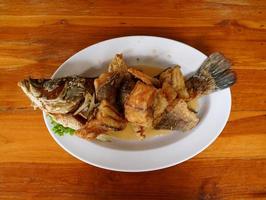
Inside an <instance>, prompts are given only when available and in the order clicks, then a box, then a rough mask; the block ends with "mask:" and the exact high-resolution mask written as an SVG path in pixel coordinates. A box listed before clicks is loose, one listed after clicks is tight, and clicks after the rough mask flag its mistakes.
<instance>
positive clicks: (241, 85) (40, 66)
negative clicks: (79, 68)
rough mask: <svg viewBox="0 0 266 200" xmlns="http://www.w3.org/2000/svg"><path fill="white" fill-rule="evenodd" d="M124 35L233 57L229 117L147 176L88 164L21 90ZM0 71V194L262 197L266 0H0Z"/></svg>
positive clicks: (265, 195)
mask: <svg viewBox="0 0 266 200" xmlns="http://www.w3.org/2000/svg"><path fill="white" fill-rule="evenodd" d="M127 35H156V36H162V37H167V38H171V39H175V40H178V41H182V42H185V43H187V44H189V45H191V46H193V47H195V48H197V49H199V50H200V51H202V52H204V53H205V54H210V53H212V52H214V51H220V52H222V53H224V54H225V55H226V57H228V58H230V59H231V60H232V62H233V63H234V66H233V68H234V69H235V70H236V72H237V75H238V82H237V84H236V85H235V86H234V87H233V88H232V113H231V116H230V119H229V122H228V123H227V125H226V127H225V129H224V131H223V132H222V134H221V135H220V136H219V138H218V139H217V140H216V141H215V142H214V143H213V144H212V145H211V146H210V147H208V148H207V149H206V150H205V151H204V152H202V153H200V154H199V155H197V156H196V157H194V158H193V159H191V160H189V161H186V162H185V163H182V164H179V165H177V166H174V167H170V168H168V169H163V170H159V171H153V172H145V173H120V172H112V171H108V170H104V169H99V168H96V167H93V166H90V165H87V164H85V163H82V162H81V161H79V160H77V159H75V158H74V157H72V156H70V155H69V154H68V153H66V152H65V151H64V150H63V149H61V148H60V147H59V146H58V145H57V144H56V143H55V141H54V140H53V139H52V137H51V136H50V135H49V133H48V131H47V129H46V127H45V125H44V122H43V118H42V114H41V112H40V111H34V110H33V109H32V107H31V106H30V102H29V100H28V99H27V98H26V97H25V96H24V95H23V93H22V92H21V91H20V89H19V88H18V87H17V82H18V81H19V80H21V79H23V78H26V77H28V76H29V75H30V76H32V77H50V76H51V74H52V73H53V72H54V71H55V70H56V69H57V67H58V66H59V65H60V64H61V63H62V62H64V61H65V60H66V59H67V58H68V57H70V56H71V55H72V54H74V53H75V52H77V51H79V50H80V49H83V48H85V47H87V46H89V45H91V44H94V43H96V42H99V41H102V40H106V39H110V38H114V37H119V36H127ZM0 77H1V78H0V199H12V200H13V199H39V200H42V199H56V200H60V199H64V200H68V199H79V200H80V199H175V200H176V199H185V200H189V199H200V200H209V199H234V200H235V199H266V1H255V0H254V1H248V0H243V1H237V0H231V1H230V0H223V1H221V0H201V1H185V0H184V1H139V2H138V1H127V0H126V1H102V0H100V1H94V0H91V1H82V0H70V1H67V2H64V1H16V0H14V1H9V0H5V1H1V3H0ZM217 114H219V113H217Z"/></svg>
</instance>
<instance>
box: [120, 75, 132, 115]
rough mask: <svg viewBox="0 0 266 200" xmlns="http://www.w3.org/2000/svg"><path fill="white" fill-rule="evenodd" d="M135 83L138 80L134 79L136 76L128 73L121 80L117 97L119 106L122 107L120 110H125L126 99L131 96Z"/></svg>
mask: <svg viewBox="0 0 266 200" xmlns="http://www.w3.org/2000/svg"><path fill="white" fill-rule="evenodd" d="M135 84H136V80H135V79H134V77H133V76H132V75H131V74H129V73H126V74H125V76H124V78H123V80H122V81H121V84H120V88H119V90H118V95H117V98H116V102H117V103H118V108H120V111H122V112H124V105H125V102H126V99H127V98H128V97H129V95H130V93H131V91H132V90H133V88H134V87H135Z"/></svg>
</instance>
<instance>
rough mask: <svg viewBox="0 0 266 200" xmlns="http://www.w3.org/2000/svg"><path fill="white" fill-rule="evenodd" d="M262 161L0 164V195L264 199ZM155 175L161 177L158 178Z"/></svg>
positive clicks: (265, 167)
mask: <svg viewBox="0 0 266 200" xmlns="http://www.w3.org/2000/svg"><path fill="white" fill-rule="evenodd" d="M265 176H266V160H261V159H254V160H238V159H227V160H211V161H208V162H206V161H204V160H196V161H195V160H192V161H188V162H186V163H183V164H180V165H178V166H176V167H171V168H168V169H164V170H159V171H154V172H148V173H135V174H132V173H117V172H111V171H107V170H102V169H98V168H94V167H90V166H88V165H86V164H24V163H4V164H0V177H1V179H0V199H36V198H38V199H56V200H60V199H64V200H66V199H67V200H68V199H173V200H176V199H186V200H190V199H191V200H192V199H193V200H194V199H204V200H205V199H223V200H229V199H230V200H231V199H234V200H236V199H265V194H266V190H265V184H266V179H265ZM158 180H161V181H158Z"/></svg>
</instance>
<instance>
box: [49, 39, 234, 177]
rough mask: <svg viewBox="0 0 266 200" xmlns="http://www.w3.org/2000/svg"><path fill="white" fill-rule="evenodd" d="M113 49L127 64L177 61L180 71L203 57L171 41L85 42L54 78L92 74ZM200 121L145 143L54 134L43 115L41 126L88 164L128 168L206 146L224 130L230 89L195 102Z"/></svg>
mask: <svg viewBox="0 0 266 200" xmlns="http://www.w3.org/2000/svg"><path fill="white" fill-rule="evenodd" d="M116 53H123V55H124V57H125V59H126V62H127V63H128V64H129V65H140V64H145V65H155V66H161V67H162V68H166V67H169V66H173V65H175V64H178V65H180V66H181V69H182V71H183V73H184V74H185V75H187V74H190V73H192V72H194V71H196V70H197V69H198V68H199V66H200V65H201V63H202V62H203V61H204V59H205V58H206V56H205V55H204V54H203V53H201V52H199V51H198V50H196V49H194V48H192V47H190V46H188V45H186V44H183V43H181V42H177V41H174V40H170V39H166V38H160V37H151V36H130V37H121V38H115V39H111V40H107V41H103V42H100V43H97V44H95V45H92V46H89V47H87V48H86V49H83V50H82V51H80V52H78V53H76V54H75V55H74V56H72V57H71V58H69V59H68V60H67V61H66V62H65V63H63V64H62V65H61V66H60V67H59V68H58V70H57V71H56V72H55V73H54V75H53V78H55V77H63V76H67V75H74V74H77V75H81V74H82V75H87V76H91V77H93V76H96V75H99V74H100V73H101V72H103V71H105V70H106V66H107V64H108V63H109V62H110V60H111V59H112V58H113V57H114V55H115V54H116ZM200 105H201V106H200V113H199V115H200V123H199V124H198V125H197V126H196V127H195V128H194V129H193V130H191V131H189V132H186V133H181V132H178V131H175V132H174V133H173V134H169V135H165V136H159V137H155V138H150V139H146V140H144V141H123V140H118V139H115V140H114V141H112V142H107V143H104V142H97V141H86V140H83V139H80V138H78V137H77V136H63V137H60V136H57V135H55V134H54V133H53V131H52V129H51V124H50V121H49V119H48V118H47V117H46V115H45V114H44V120H45V123H46V126H47V128H48V130H49V132H50V133H51V135H52V137H53V138H54V139H55V141H56V142H57V143H58V144H59V145H60V146H61V147H62V148H63V149H65V150H66V151H67V152H68V153H70V154H71V155H73V156H74V157H76V158H78V159H80V160H82V161H84V162H86V163H89V164H91V165H94V166H97V167H101V168H105V169H110V170H116V171H127V172H140V171H151V170H157V169H162V168H166V167H170V166H173V165H176V164H178V163H181V162H184V161H185V160H188V159H189V158H191V157H193V156H195V155H196V154H198V153H199V152H201V151H202V150H204V149H205V148H206V147H207V146H208V145H210V144H211V143H212V142H213V141H214V140H215V139H216V138H217V136H218V135H219V134H220V133H221V131H222V130H223V128H224V126H225V124H226V122H227V119H228V117H229V114H230V108H231V93H230V89H225V90H223V91H219V92H216V93H213V94H211V95H209V96H207V97H205V98H202V99H201V102H200Z"/></svg>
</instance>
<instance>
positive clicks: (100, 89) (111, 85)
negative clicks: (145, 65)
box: [94, 71, 123, 105]
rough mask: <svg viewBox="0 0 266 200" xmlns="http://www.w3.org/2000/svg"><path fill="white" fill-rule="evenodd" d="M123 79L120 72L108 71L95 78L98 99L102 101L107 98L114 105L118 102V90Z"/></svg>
mask: <svg viewBox="0 0 266 200" xmlns="http://www.w3.org/2000/svg"><path fill="white" fill-rule="evenodd" d="M122 80H123V75H121V74H120V73H119V72H116V71H114V72H106V73H103V74H101V75H100V76H99V78H97V79H95V80H94V87H95V92H96V99H97V100H98V101H99V102H101V101H102V100H107V101H108V102H109V103H111V104H112V105H115V104H116V96H117V90H118V89H119V87H120V83H121V81H122Z"/></svg>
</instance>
